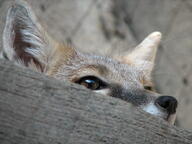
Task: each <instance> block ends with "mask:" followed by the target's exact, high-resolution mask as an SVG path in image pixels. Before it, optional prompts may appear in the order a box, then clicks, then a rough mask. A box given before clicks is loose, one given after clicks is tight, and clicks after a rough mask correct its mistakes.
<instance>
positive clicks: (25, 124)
mask: <svg viewBox="0 0 192 144" xmlns="http://www.w3.org/2000/svg"><path fill="white" fill-rule="evenodd" d="M129 143H130V144H134V143H140V144H192V133H191V132H188V131H186V130H183V129H180V128H177V127H175V126H170V125H169V124H167V122H165V121H163V120H161V119H159V118H156V117H153V116H151V115H150V114H147V113H145V112H143V111H142V110H139V109H136V108H134V107H131V106H130V104H128V103H127V102H124V101H122V100H119V99H115V98H112V97H107V96H102V95H97V94H95V93H92V92H91V91H89V90H87V89H85V88H82V87H80V86H78V85H75V84H71V83H68V82H65V81H58V80H56V79H54V78H49V77H46V76H44V75H42V74H39V73H36V72H33V71H31V70H29V69H25V68H21V67H18V66H15V65H14V64H12V63H11V62H8V61H4V60H0V144H129Z"/></svg>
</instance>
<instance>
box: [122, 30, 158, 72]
mask: <svg viewBox="0 0 192 144" xmlns="http://www.w3.org/2000/svg"><path fill="white" fill-rule="evenodd" d="M160 41H161V33H160V32H153V33H151V34H150V35H149V36H147V37H146V38H145V39H144V40H143V41H142V42H141V43H140V44H139V45H138V46H137V47H136V48H135V49H134V50H133V51H132V52H131V53H129V54H128V55H125V56H123V57H121V58H120V60H121V61H122V62H124V63H128V64H134V65H136V66H138V67H144V65H145V67H146V66H148V70H152V69H153V65H154V61H155V57H156V52H157V48H158V46H159V43H160Z"/></svg>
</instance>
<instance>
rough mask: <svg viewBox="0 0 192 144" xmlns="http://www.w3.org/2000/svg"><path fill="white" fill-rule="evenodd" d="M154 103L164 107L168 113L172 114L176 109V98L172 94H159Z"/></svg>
mask: <svg viewBox="0 0 192 144" xmlns="http://www.w3.org/2000/svg"><path fill="white" fill-rule="evenodd" d="M155 104H156V105H158V106H160V107H161V108H163V109H165V110H166V111H167V113H168V114H173V113H175V112H176V109H177V100H176V99H175V98H174V97H172V96H160V97H158V98H157V99H156V100H155Z"/></svg>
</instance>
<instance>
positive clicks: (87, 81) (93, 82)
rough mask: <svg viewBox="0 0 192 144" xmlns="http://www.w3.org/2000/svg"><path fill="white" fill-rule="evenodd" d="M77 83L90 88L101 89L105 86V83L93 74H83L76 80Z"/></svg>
mask: <svg viewBox="0 0 192 144" xmlns="http://www.w3.org/2000/svg"><path fill="white" fill-rule="evenodd" d="M76 83H77V84H80V85H83V86H85V87H86V88H88V89H91V90H101V89H104V88H106V87H107V84H106V83H105V82H103V81H102V80H100V79H99V78H97V77H95V76H85V77H82V78H81V79H79V80H78V81H76Z"/></svg>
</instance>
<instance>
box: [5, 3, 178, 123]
mask: <svg viewBox="0 0 192 144" xmlns="http://www.w3.org/2000/svg"><path fill="white" fill-rule="evenodd" d="M160 40H161V33H160V32H154V33H152V34H150V35H149V36H147V37H146V39H144V40H143V41H142V42H141V44H139V45H138V46H137V47H136V48H135V49H134V50H133V51H132V52H130V53H129V54H125V55H122V56H119V57H115V58H112V57H104V56H97V55H93V54H87V53H82V52H80V51H78V50H76V49H74V48H72V47H70V46H68V45H65V44H62V43H58V42H56V41H55V40H53V39H52V38H51V37H50V36H49V35H48V34H47V32H46V31H45V30H44V29H43V27H42V26H41V25H40V23H39V22H38V21H37V18H36V17H35V15H34V13H33V12H32V10H31V8H30V7H29V6H28V4H27V3H26V2H24V1H22V0H16V2H15V3H14V4H13V6H12V7H11V8H10V9H9V11H8V14H7V19H6V24H5V29H4V33H3V51H2V53H1V57H3V58H5V59H8V60H11V61H13V62H14V63H15V64H18V65H21V66H26V67H29V68H31V69H33V70H35V71H38V72H41V73H44V74H45V75H49V76H52V77H55V78H56V79H59V80H67V81H70V82H73V83H76V84H80V85H82V86H84V87H86V88H88V89H90V90H92V91H94V92H96V93H101V94H103V95H106V96H111V97H115V98H119V99H122V100H124V101H127V102H128V103H131V104H132V105H133V106H136V107H140V108H142V109H143V110H144V111H146V112H148V113H150V114H152V115H155V116H158V117H161V118H163V119H165V120H167V121H168V122H169V123H171V124H174V121H175V117H176V108H177V100H176V99H175V98H174V97H171V96H164V95H160V94H158V93H156V92H155V91H154V90H153V84H152V81H151V73H152V70H153V66H154V60H155V55H156V51H157V47H158V45H159V43H160Z"/></svg>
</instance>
